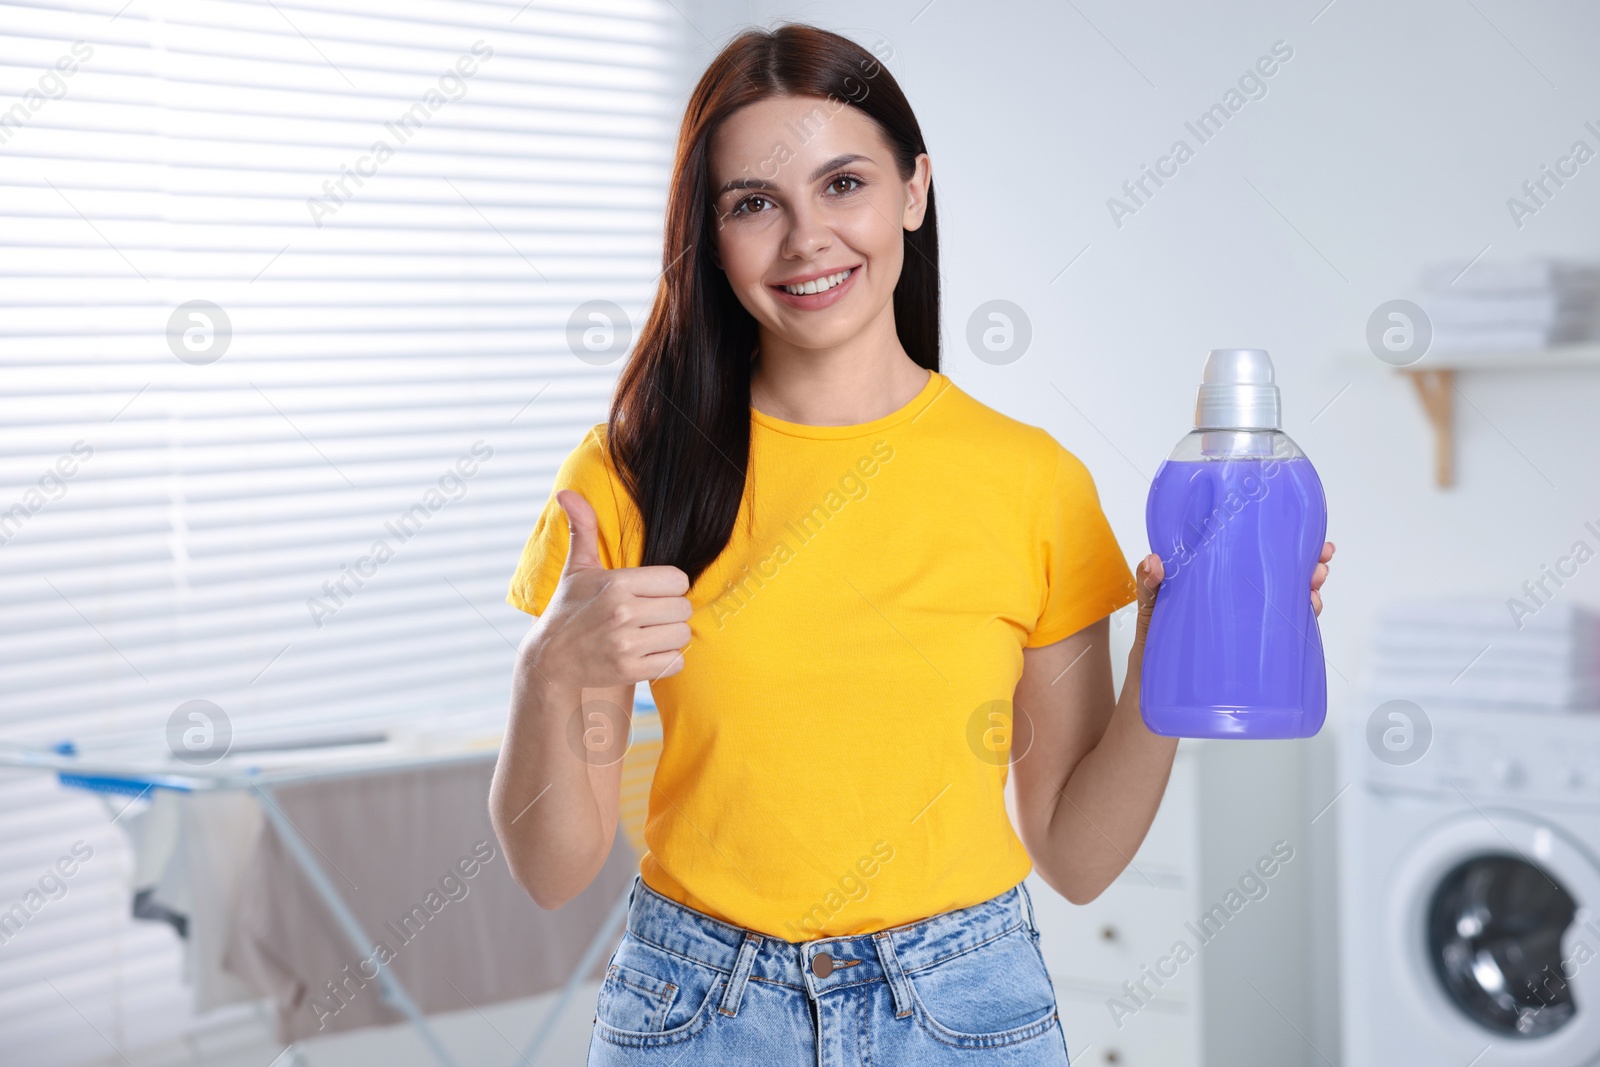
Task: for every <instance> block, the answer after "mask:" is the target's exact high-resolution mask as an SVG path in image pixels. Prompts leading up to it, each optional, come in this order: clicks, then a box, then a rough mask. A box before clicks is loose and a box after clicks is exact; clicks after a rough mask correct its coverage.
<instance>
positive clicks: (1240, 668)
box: [1139, 348, 1328, 738]
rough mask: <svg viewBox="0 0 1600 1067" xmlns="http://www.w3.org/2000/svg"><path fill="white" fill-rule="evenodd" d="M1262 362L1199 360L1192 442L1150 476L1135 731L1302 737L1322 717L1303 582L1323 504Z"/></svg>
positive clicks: (1323, 698) (1237, 352)
mask: <svg viewBox="0 0 1600 1067" xmlns="http://www.w3.org/2000/svg"><path fill="white" fill-rule="evenodd" d="M1280 425H1281V423H1280V401H1279V396H1278V387H1277V385H1275V384H1274V383H1273V375H1272V360H1271V358H1270V357H1269V356H1268V355H1267V353H1266V352H1265V351H1262V350H1261V349H1257V348H1226V349H1215V350H1213V351H1212V352H1211V354H1210V355H1209V356H1208V357H1207V358H1206V365H1205V371H1204V372H1203V374H1202V381H1201V386H1200V396H1199V401H1198V403H1197V404H1196V409H1195V430H1194V432H1193V433H1191V434H1189V435H1188V436H1187V437H1185V438H1184V439H1183V440H1182V441H1180V442H1179V443H1178V447H1177V448H1176V449H1174V450H1173V453H1172V455H1171V456H1169V457H1168V458H1167V460H1166V461H1165V462H1164V463H1162V465H1161V469H1160V470H1158V471H1157V472H1156V477H1155V481H1154V482H1153V483H1152V484H1151V486H1150V496H1149V499H1148V501H1147V502H1146V506H1145V526H1146V531H1147V533H1148V534H1149V536H1150V551H1152V552H1154V553H1156V554H1157V555H1158V556H1160V557H1161V564H1162V567H1163V570H1164V572H1165V577H1164V578H1163V579H1162V582H1161V586H1160V588H1159V590H1158V592H1157V595H1156V605H1155V611H1154V613H1153V614H1152V616H1151V618H1150V631H1149V633H1148V634H1147V635H1146V636H1145V651H1144V660H1143V666H1142V667H1141V675H1140V683H1139V711H1140V714H1141V715H1142V716H1143V718H1144V722H1145V725H1146V726H1148V727H1149V728H1150V730H1151V731H1152V732H1154V733H1158V734H1163V735H1166V736H1168V737H1234V738H1285V737H1310V736H1311V735H1312V734H1314V733H1316V732H1317V731H1318V730H1320V729H1321V728H1322V722H1323V719H1324V718H1325V717H1326V715H1327V706H1328V679H1327V668H1326V666H1325V664H1324V660H1323V656H1322V635H1321V632H1320V631H1319V630H1318V629H1317V617H1316V613H1315V612H1314V611H1313V610H1312V608H1311V574H1312V572H1313V571H1314V570H1315V569H1316V566H1317V562H1318V558H1319V557H1320V555H1321V554H1322V544H1323V538H1324V535H1325V534H1326V532H1327V521H1328V520H1327V504H1326V500H1325V498H1324V496H1323V492H1322V482H1321V480H1320V479H1319V478H1318V477H1317V472H1316V471H1315V470H1314V469H1312V466H1311V461H1310V460H1309V459H1307V458H1306V456H1305V453H1303V452H1301V451H1300V449H1299V447H1298V446H1296V445H1295V443H1294V442H1293V441H1292V440H1290V439H1289V436H1288V435H1287V434H1285V433H1283V431H1282V430H1281V429H1279V426H1280Z"/></svg>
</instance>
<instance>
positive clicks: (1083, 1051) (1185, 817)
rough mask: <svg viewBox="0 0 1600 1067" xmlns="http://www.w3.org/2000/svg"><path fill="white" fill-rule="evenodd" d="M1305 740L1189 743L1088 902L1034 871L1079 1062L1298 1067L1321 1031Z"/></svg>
mask: <svg viewBox="0 0 1600 1067" xmlns="http://www.w3.org/2000/svg"><path fill="white" fill-rule="evenodd" d="M1303 759H1304V748H1303V745H1302V743H1299V742H1292V741H1191V740H1184V741H1182V742H1180V743H1179V747H1178V758H1177V760H1176V762H1175V763H1174V765H1173V770H1172V778H1171V780H1170V781H1169V782H1168V785H1167V792H1166V796H1165V798H1164V799H1163V800H1162V804H1161V810H1160V813H1159V814H1158V815H1157V816H1156V820H1155V823H1154V825H1153V826H1152V827H1151V829H1150V833H1149V835H1148V836H1147V837H1146V838H1145V841H1144V844H1143V845H1142V846H1141V847H1140V849H1139V851H1138V853H1137V854H1136V855H1135V856H1134V857H1133V860H1132V862H1131V863H1130V864H1129V865H1128V869H1127V870H1126V871H1124V872H1123V873H1122V875H1121V876H1120V877H1119V878H1118V879H1117V880H1116V882H1114V883H1113V884H1112V885H1111V886H1110V887H1109V888H1107V889H1106V891H1105V892H1104V893H1103V894H1101V895H1100V897H1099V898H1098V899H1096V900H1094V901H1093V902H1092V903H1090V904H1087V905H1083V906H1078V905H1074V904H1071V903H1068V902H1067V901H1066V900H1065V899H1064V898H1063V897H1061V896H1060V895H1058V894H1057V893H1056V892H1055V890H1053V889H1051V888H1050V887H1049V886H1048V885H1046V884H1045V883H1044V881H1043V880H1042V879H1041V878H1040V877H1039V876H1038V874H1037V873H1035V874H1030V875H1029V876H1028V883H1027V884H1028V891H1029V893H1030V894H1031V896H1032V898H1033V904H1034V914H1035V917H1036V918H1037V920H1038V923H1039V932H1040V949H1041V950H1042V951H1043V953H1044V958H1045V963H1046V965H1047V966H1048V967H1049V969H1050V974H1051V979H1052V981H1053V982H1054V983H1055V987H1056V995H1057V1000H1058V1001H1059V1003H1060V1006H1061V1017H1062V1024H1063V1026H1065V1028H1066V1033H1067V1048H1068V1051H1069V1052H1070V1053H1071V1056H1072V1062H1073V1065H1074V1067H1113V1065H1114V1067H1145V1065H1150V1067H1156V1065H1159V1067H1256V1065H1260V1067H1299V1065H1302V1064H1303V1065H1307V1067H1309V1065H1310V1064H1312V1063H1314V1062H1315V1063H1320V1057H1318V1055H1317V1053H1316V1052H1315V1050H1313V1049H1312V1048H1311V1046H1310V1045H1309V1044H1308V1043H1307V1041H1306V1039H1305V1038H1304V1037H1302V1036H1301V1035H1302V1034H1303V1033H1309V1030H1310V1026H1309V1022H1308V1019H1309V1014H1310V1013H1309V1007H1310V1006H1309V1003H1308V998H1307V987H1308V979H1309V966H1308V964H1307V956H1306V953H1307V949H1308V945H1309V937H1308V933H1307V912H1306V905H1305V900H1306V887H1307V884H1308V883H1307V880H1306V874H1307V868H1308V866H1309V864H1308V862H1307V861H1308V858H1309V857H1308V855H1307V852H1308V849H1309V842H1310V827H1309V824H1308V820H1307V816H1306V814H1305V806H1304V803H1303V799H1302V791H1301V782H1302V773H1301V768H1302V765H1303Z"/></svg>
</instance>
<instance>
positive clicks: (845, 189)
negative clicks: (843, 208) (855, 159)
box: [828, 174, 861, 193]
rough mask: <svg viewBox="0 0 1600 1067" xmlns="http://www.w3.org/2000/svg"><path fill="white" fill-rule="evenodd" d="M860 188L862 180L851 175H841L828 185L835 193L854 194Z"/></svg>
mask: <svg viewBox="0 0 1600 1067" xmlns="http://www.w3.org/2000/svg"><path fill="white" fill-rule="evenodd" d="M841 186H842V188H841ZM860 186H861V179H860V178H857V177H855V176H854V175H850V174H841V175H839V176H838V177H837V178H835V179H833V181H831V182H829V183H828V188H829V189H830V190H831V191H833V192H835V193H853V192H855V191H856V189H858V188H860Z"/></svg>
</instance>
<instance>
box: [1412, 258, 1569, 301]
mask: <svg viewBox="0 0 1600 1067" xmlns="http://www.w3.org/2000/svg"><path fill="white" fill-rule="evenodd" d="M1469 263H1472V261H1471V260H1467V259H1459V260H1450V261H1445V262H1440V263H1434V264H1431V265H1429V266H1427V267H1424V268H1423V270H1422V279H1421V280H1422V286H1423V288H1424V289H1434V290H1450V291H1454V292H1468V291H1472V292H1496V293H1518V292H1520V293H1526V292H1548V291H1560V292H1583V291H1587V290H1593V289H1595V288H1596V287H1597V286H1600V264H1596V263H1593V262H1583V261H1578V260H1568V259H1558V258H1553V257H1548V258H1535V259H1521V260H1479V261H1477V262H1476V263H1472V265H1471V267H1468V266H1467V265H1468V264H1469ZM1463 271H1464V272H1465V273H1463Z"/></svg>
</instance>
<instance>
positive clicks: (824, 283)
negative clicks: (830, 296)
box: [783, 267, 855, 296]
mask: <svg viewBox="0 0 1600 1067" xmlns="http://www.w3.org/2000/svg"><path fill="white" fill-rule="evenodd" d="M853 270H855V268H854V267H851V268H850V270H842V271H839V272H838V273H837V274H829V275H828V276H827V277H824V278H813V279H812V280H811V281H809V282H802V283H801V284H799V285H786V286H784V287H783V291H784V292H786V293H789V294H791V295H794V296H808V295H810V294H812V293H825V292H827V291H828V290H829V289H832V288H833V287H834V286H836V285H838V284H839V283H840V282H842V281H844V280H845V279H846V278H848V277H850V272H851V271H853Z"/></svg>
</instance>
